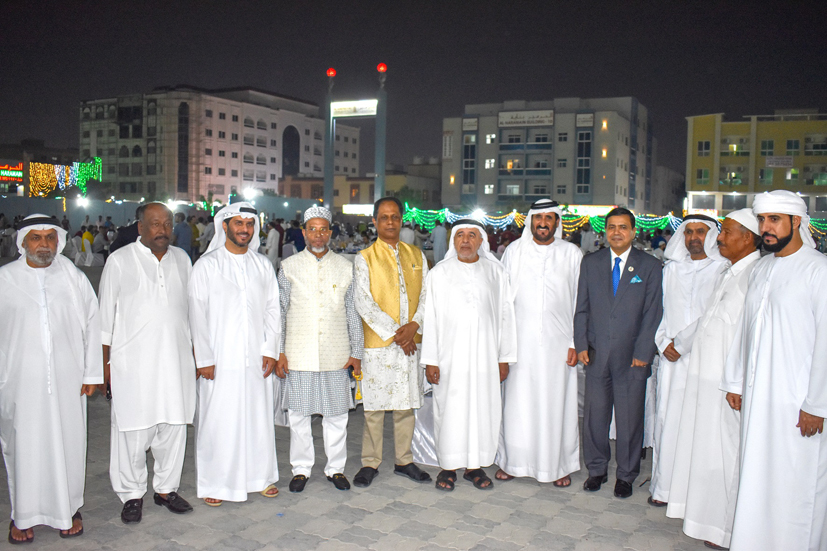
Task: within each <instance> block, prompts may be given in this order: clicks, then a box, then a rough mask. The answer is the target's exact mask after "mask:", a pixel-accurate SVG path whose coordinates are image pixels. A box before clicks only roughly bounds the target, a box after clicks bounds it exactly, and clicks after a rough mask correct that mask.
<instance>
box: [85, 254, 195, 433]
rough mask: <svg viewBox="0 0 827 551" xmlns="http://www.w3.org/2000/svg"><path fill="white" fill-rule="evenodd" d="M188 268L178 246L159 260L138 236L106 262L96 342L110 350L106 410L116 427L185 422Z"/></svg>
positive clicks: (191, 365)
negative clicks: (108, 405) (109, 403)
mask: <svg viewBox="0 0 827 551" xmlns="http://www.w3.org/2000/svg"><path fill="white" fill-rule="evenodd" d="M191 271H192V264H191V263H190V258H189V256H187V253H185V252H184V251H183V249H180V248H178V247H170V248H169V249H168V250H167V252H166V254H165V255H164V256H163V257H162V258H161V260H160V261H159V260H158V259H157V258H156V257H155V255H154V254H152V251H151V250H149V249H148V248H147V247H146V246H144V245H143V244H142V243H141V242H140V241H136V242H134V243H130V244H129V245H125V246H124V247H121V248H120V249H118V250H117V251H115V252H114V253H112V255H111V256H110V257H109V259H108V260H107V262H106V266H105V267H104V269H103V274H102V276H101V283H100V305H101V342H102V344H104V345H107V346H110V347H111V350H110V357H109V362H110V374H111V379H112V382H111V384H112V408H113V410H114V418H115V419H116V420H117V427H118V430H120V431H132V430H141V429H147V428H150V427H153V426H155V425H157V424H159V423H166V424H169V425H185V424H188V423H192V420H193V415H194V413H195V361H194V360H193V357H192V340H191V338H190V328H189V321H188V319H187V311H188V305H187V284H188V282H189V278H190V272H191Z"/></svg>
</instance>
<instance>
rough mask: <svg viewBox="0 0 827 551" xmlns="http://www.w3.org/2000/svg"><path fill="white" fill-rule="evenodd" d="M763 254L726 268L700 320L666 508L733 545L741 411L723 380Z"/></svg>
mask: <svg viewBox="0 0 827 551" xmlns="http://www.w3.org/2000/svg"><path fill="white" fill-rule="evenodd" d="M759 258H761V254H760V253H759V252H758V251H755V252H753V253H751V254H750V255H748V256H747V257H745V258H742V259H741V260H739V261H738V262H736V263H735V264H733V265H732V266H730V267H727V268H724V272H723V273H722V274H721V276H720V277H719V279H718V282H717V283H716V285H715V291H714V292H713V295H712V298H711V300H710V303H709V307H708V308H707V310H706V312H704V315H703V316H702V317H701V319H700V320H699V321H698V327H697V330H696V334H695V341H694V343H693V345H692V349H691V355H690V359H689V370H688V373H687V377H686V392H685V394H684V399H683V409H682V410H681V418H680V425H679V430H678V441H677V445H676V447H675V464H674V468H673V470H672V483H671V485H670V487H669V506H668V508H667V509H666V516H668V517H671V518H683V519H684V522H683V531H684V533H686V535H687V536H690V537H692V538H696V539H699V540H704V541H711V542H712V543H714V544H715V545H720V546H721V547H729V540H730V536H731V535H732V518H733V514H734V512H735V493H736V491H737V489H738V431H739V429H740V426H741V417H740V414H739V413H738V412H737V411H735V410H733V409H732V408H730V407H729V404H728V403H727V401H726V393H724V392H722V391H721V390H720V389H719V386H720V384H721V376H722V375H723V372H724V364H725V363H726V359H727V353H728V352H729V350H730V347H731V345H732V339H733V337H734V336H735V332H736V330H737V327H738V323H739V322H740V321H741V312H742V310H743V308H744V297H745V296H746V293H747V283H748V282H749V275H750V274H751V273H752V269H753V268H754V267H755V263H756V262H757V261H758V259H759Z"/></svg>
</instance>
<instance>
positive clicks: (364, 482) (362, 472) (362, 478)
mask: <svg viewBox="0 0 827 551" xmlns="http://www.w3.org/2000/svg"><path fill="white" fill-rule="evenodd" d="M378 474H379V470H378V469H374V468H373V467H362V468H361V469H359V472H358V473H356V476H354V477H353V483H354V484H356V485H357V486H359V487H360V488H367V487H368V486H370V483H371V482H373V479H374V478H376V475H378Z"/></svg>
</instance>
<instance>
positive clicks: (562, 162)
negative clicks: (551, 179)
mask: <svg viewBox="0 0 827 551" xmlns="http://www.w3.org/2000/svg"><path fill="white" fill-rule="evenodd" d="M567 164H568V160H567V159H557V168H566V165H567Z"/></svg>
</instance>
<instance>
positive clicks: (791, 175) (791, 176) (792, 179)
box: [787, 168, 798, 184]
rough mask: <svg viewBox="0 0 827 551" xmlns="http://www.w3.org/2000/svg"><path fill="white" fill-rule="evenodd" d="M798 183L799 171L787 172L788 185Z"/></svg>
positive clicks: (793, 169)
mask: <svg viewBox="0 0 827 551" xmlns="http://www.w3.org/2000/svg"><path fill="white" fill-rule="evenodd" d="M797 183H798V169H797V168H791V169H790V170H788V171H787V184H797Z"/></svg>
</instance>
